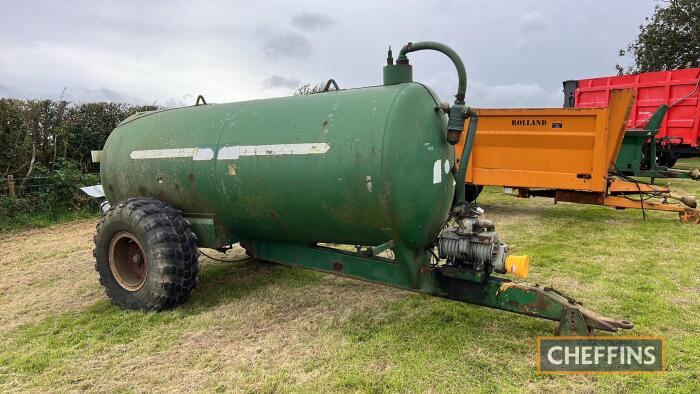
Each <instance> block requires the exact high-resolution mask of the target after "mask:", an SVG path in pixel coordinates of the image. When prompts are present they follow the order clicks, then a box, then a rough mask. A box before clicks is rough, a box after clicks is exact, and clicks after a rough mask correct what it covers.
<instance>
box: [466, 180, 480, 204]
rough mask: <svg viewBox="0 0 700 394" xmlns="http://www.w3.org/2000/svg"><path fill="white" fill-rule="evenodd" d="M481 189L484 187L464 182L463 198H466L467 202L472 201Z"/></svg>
mask: <svg viewBox="0 0 700 394" xmlns="http://www.w3.org/2000/svg"><path fill="white" fill-rule="evenodd" d="M482 190H484V187H483V186H481V185H474V184H471V183H466V184H465V185H464V199H465V200H467V202H471V203H473V202H475V201H476V199H477V198H478V197H479V194H481V191H482Z"/></svg>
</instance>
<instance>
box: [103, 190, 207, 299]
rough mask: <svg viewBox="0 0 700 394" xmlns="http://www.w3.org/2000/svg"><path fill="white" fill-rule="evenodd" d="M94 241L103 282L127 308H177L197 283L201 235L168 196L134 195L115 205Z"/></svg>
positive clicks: (105, 217) (108, 293)
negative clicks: (165, 200) (164, 198)
mask: <svg viewBox="0 0 700 394" xmlns="http://www.w3.org/2000/svg"><path fill="white" fill-rule="evenodd" d="M94 242H95V249H94V250H93V255H94V256H95V270H97V272H98V274H99V276H100V283H101V284H102V286H104V288H105V292H106V293H107V296H108V297H109V298H110V299H111V300H112V302H114V303H115V304H117V305H119V306H121V307H122V308H126V309H134V310H141V311H159V310H163V309H167V308H171V307H174V306H177V305H180V304H182V303H183V302H184V301H185V300H186V299H187V297H188V296H189V295H190V293H191V292H192V290H193V289H194V288H195V286H196V285H197V274H198V273H199V263H198V261H197V259H198V258H199V249H197V243H196V236H195V235H194V233H193V232H192V230H191V229H190V224H189V222H187V221H186V220H185V219H184V218H183V217H182V214H181V213H180V211H178V210H176V209H174V208H172V207H170V206H169V205H167V204H165V203H163V202H162V201H159V200H155V199H151V198H130V199H128V200H125V201H122V202H120V203H119V204H116V205H115V206H113V207H111V208H110V209H109V211H107V213H106V214H105V216H104V217H103V218H102V220H101V221H100V222H99V224H98V225H97V233H96V234H95V238H94Z"/></svg>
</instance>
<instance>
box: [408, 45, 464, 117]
mask: <svg viewBox="0 0 700 394" xmlns="http://www.w3.org/2000/svg"><path fill="white" fill-rule="evenodd" d="M425 49H431V50H434V51H438V52H442V53H444V54H445V55H446V56H447V57H449V58H450V60H452V63H454V65H455V68H457V77H458V78H459V85H458V87H457V94H456V95H455V104H464V96H465V94H466V92H467V70H466V69H465V68H464V63H463V62H462V59H461V58H460V57H459V55H458V54H457V52H455V51H454V50H453V49H452V48H450V47H448V46H447V45H445V44H441V43H439V42H435V41H421V42H415V43H414V42H409V43H408V44H406V45H404V47H403V48H401V52H399V57H398V58H397V59H396V63H397V64H401V63H408V58H407V57H406V54H407V53H409V52H416V51H422V50H425Z"/></svg>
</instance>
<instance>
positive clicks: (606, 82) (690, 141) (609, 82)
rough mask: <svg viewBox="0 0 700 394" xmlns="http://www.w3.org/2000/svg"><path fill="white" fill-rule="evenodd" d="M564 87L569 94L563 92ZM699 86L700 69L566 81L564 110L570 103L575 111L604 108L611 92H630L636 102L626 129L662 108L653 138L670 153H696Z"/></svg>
mask: <svg viewBox="0 0 700 394" xmlns="http://www.w3.org/2000/svg"><path fill="white" fill-rule="evenodd" d="M572 82H573V84H571V83H572ZM567 83H568V84H569V86H570V88H569V89H570V90H571V91H570V92H566V90H567ZM699 85H700V68H688V69H684V70H674V71H659V72H650V73H642V74H634V75H622V76H614V77H602V78H591V79H581V80H579V81H567V82H565V83H564V86H565V93H566V94H567V99H566V102H565V106H571V104H572V103H571V102H572V101H573V106H574V107H576V108H592V107H607V106H608V99H609V97H610V91H611V90H612V89H620V88H632V89H634V90H635V91H636V93H637V100H636V103H635V104H634V107H632V111H631V112H630V117H629V122H628V124H627V128H628V129H633V128H639V127H642V126H644V124H645V123H646V120H647V119H648V118H649V117H650V116H651V115H652V114H653V113H654V111H656V109H657V108H658V107H659V106H660V105H662V104H666V105H668V106H669V107H670V108H669V111H668V113H667V114H666V118H665V119H664V122H663V125H662V128H661V131H660V132H659V133H658V134H657V139H658V141H659V142H660V143H661V144H662V145H664V146H665V147H668V148H671V150H678V151H679V152H685V153H688V152H689V151H695V152H700V145H699V144H700V141H699V139H700V86H699ZM573 88H575V91H574V90H573ZM572 94H573V97H571V95H572ZM572 99H573V100H572ZM567 102H568V105H567ZM672 147H675V148H676V149H674V148H672Z"/></svg>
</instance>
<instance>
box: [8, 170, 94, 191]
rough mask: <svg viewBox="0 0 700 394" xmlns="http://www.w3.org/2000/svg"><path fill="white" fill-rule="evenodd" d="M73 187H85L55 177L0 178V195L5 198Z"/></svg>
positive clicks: (92, 174) (90, 174)
mask: <svg viewBox="0 0 700 394" xmlns="http://www.w3.org/2000/svg"><path fill="white" fill-rule="evenodd" d="M85 175H87V176H95V177H99V173H87V174H85ZM66 185H67V186H69V187H70V186H73V187H75V188H78V187H82V186H87V185H78V184H76V183H73V182H70V181H69V180H68V179H63V178H61V177H57V176H35V177H22V178H14V177H13V176H7V177H0V195H2V196H5V197H23V196H32V195H41V194H46V193H48V192H50V191H52V190H54V189H56V188H57V187H65V186H66Z"/></svg>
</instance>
